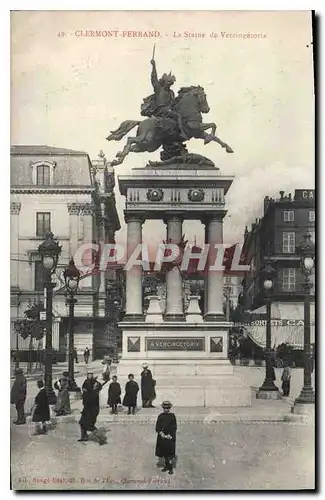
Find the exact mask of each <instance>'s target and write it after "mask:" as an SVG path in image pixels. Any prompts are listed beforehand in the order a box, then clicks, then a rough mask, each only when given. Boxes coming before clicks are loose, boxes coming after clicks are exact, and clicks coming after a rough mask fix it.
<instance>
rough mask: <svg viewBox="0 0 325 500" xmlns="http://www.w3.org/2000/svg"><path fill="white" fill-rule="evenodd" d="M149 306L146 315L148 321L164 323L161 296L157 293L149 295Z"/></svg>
mask: <svg viewBox="0 0 325 500" xmlns="http://www.w3.org/2000/svg"><path fill="white" fill-rule="evenodd" d="M148 300H149V307H148V311H147V315H146V322H147V323H163V317H162V312H161V307H160V298H159V297H158V296H157V295H152V296H151V297H148Z"/></svg>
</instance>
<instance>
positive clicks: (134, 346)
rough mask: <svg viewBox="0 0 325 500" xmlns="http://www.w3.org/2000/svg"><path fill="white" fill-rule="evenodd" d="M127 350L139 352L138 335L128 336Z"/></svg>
mask: <svg viewBox="0 0 325 500" xmlns="http://www.w3.org/2000/svg"><path fill="white" fill-rule="evenodd" d="M128 352H140V337H128Z"/></svg>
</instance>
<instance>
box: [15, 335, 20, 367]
mask: <svg viewBox="0 0 325 500" xmlns="http://www.w3.org/2000/svg"><path fill="white" fill-rule="evenodd" d="M15 357H16V359H15V370H18V368H19V337H18V331H16V356H15Z"/></svg>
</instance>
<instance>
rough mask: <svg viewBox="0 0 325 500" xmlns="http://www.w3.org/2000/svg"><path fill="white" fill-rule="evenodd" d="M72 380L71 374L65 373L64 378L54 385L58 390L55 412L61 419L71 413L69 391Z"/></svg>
mask: <svg viewBox="0 0 325 500" xmlns="http://www.w3.org/2000/svg"><path fill="white" fill-rule="evenodd" d="M70 387H71V380H70V378H69V372H63V373H62V377H61V378H60V379H59V380H57V381H56V382H55V383H54V389H57V391H58V396H57V401H56V405H55V408H54V411H55V413H56V415H57V416H58V417H59V416H61V415H68V414H69V413H71V407H70V395H69V389H70Z"/></svg>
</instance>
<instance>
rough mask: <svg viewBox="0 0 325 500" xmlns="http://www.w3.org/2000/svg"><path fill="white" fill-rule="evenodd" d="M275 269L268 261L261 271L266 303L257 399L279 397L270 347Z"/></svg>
mask: <svg viewBox="0 0 325 500" xmlns="http://www.w3.org/2000/svg"><path fill="white" fill-rule="evenodd" d="M275 275H276V271H275V269H274V268H273V267H272V266H271V263H270V261H268V262H267V264H266V266H265V267H264V269H263V271H262V276H263V278H264V282H263V286H264V291H265V305H266V350H265V351H266V367H265V380H264V382H263V384H262V386H261V387H260V388H259V390H258V392H257V394H256V397H257V398H258V399H279V397H280V394H279V389H278V388H277V386H276V385H275V383H274V380H273V366H272V348H271V295H272V291H273V289H274V284H275Z"/></svg>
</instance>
